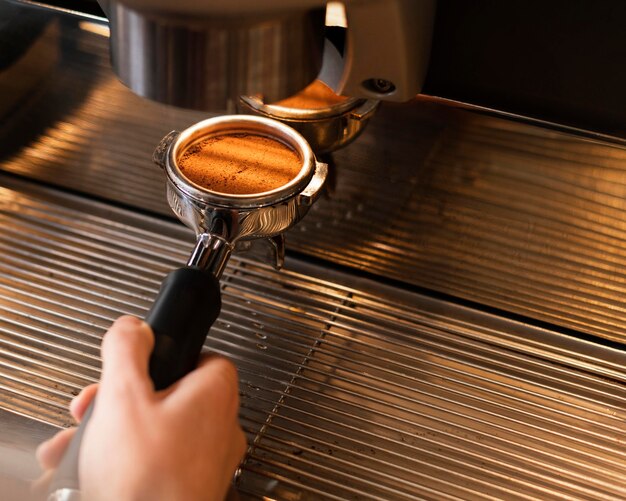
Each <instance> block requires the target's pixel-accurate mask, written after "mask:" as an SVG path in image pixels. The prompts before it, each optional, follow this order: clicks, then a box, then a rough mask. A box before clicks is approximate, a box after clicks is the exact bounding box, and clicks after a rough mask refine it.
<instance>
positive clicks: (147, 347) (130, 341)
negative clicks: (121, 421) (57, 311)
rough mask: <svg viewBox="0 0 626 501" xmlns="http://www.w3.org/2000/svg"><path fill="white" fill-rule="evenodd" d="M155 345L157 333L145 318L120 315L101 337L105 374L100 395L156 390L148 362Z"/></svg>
mask: <svg viewBox="0 0 626 501" xmlns="http://www.w3.org/2000/svg"><path fill="white" fill-rule="evenodd" d="M153 346H154V335H153V333H152V329H151V328H150V326H149V325H148V324H146V323H145V322H143V321H142V320H140V319H138V318H136V317H131V316H123V317H120V318H118V319H117V320H116V321H115V322H114V323H113V325H112V326H111V328H110V329H109V330H108V332H107V333H106V334H105V335H104V339H103V340H102V348H101V351H102V376H101V378H100V381H101V382H100V388H99V391H98V398H99V399H100V398H101V397H103V398H106V396H107V395H109V394H110V393H111V392H115V393H117V392H119V391H120V390H123V391H124V392H128V391H131V392H137V393H146V392H151V391H153V385H152V381H151V380H150V376H149V374H148V362H149V359H150V353H151V352H152V348H153Z"/></svg>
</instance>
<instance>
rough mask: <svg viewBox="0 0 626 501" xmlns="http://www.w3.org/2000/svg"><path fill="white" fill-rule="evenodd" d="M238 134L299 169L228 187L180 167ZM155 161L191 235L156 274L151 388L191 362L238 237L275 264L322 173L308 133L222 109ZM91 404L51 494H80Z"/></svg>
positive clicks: (216, 308)
mask: <svg viewBox="0 0 626 501" xmlns="http://www.w3.org/2000/svg"><path fill="white" fill-rule="evenodd" d="M228 135H238V136H239V137H242V136H244V137H245V136H263V137H266V138H269V139H273V140H276V141H279V142H280V143H282V144H283V145H285V146H287V147H289V148H290V149H292V150H293V151H294V152H295V153H296V154H297V155H298V157H299V159H300V162H301V168H300V171H299V172H298V173H297V175H296V176H295V177H293V178H292V179H291V180H290V181H289V182H287V183H286V184H284V185H282V186H279V187H277V188H275V189H272V190H270V191H264V192H260V193H251V194H230V193H221V192H217V191H211V190H209V189H207V188H205V187H203V186H201V185H199V184H196V183H194V182H193V181H191V180H190V179H188V178H187V177H185V175H184V174H183V172H182V171H181V169H180V166H179V159H180V158H181V157H182V155H183V154H184V153H185V152H186V151H187V150H188V149H189V148H191V147H192V146H194V145H196V144H199V143H201V142H203V141H205V140H206V139H209V138H213V137H218V136H228ZM153 159H154V161H155V162H156V163H157V164H158V165H159V166H160V167H162V168H163V170H164V171H165V174H166V177H167V200H168V202H169V205H170V207H171V208H172V210H173V211H174V213H175V214H176V215H177V216H178V218H179V219H180V220H181V221H182V222H183V223H185V224H186V225H187V226H189V227H190V228H191V229H193V230H194V231H195V232H196V236H197V242H196V246H195V248H194V249H193V251H192V253H191V256H190V258H189V260H188V262H187V265H186V266H184V267H182V268H179V269H177V270H174V271H173V272H171V273H170V274H169V275H168V276H167V277H166V278H165V279H164V280H163V282H162V284H161V288H160V291H159V294H158V295H157V297H156V299H155V301H154V303H153V305H152V307H151V309H150V311H149V312H148V314H147V316H146V322H147V323H148V324H149V325H150V326H151V327H152V330H153V332H154V336H155V344H154V349H153V352H152V354H151V357H150V377H151V378H152V380H153V382H154V387H155V389H156V390H160V389H163V388H166V387H168V386H169V385H171V384H172V383H174V382H175V381H177V380H178V379H180V378H182V377H183V376H184V375H185V374H187V373H188V372H190V371H191V370H193V368H194V367H195V366H196V364H197V361H198V357H199V355H200V352H201V350H202V346H203V344H204V341H205V338H206V335H207V333H208V331H209V329H210V327H211V325H212V324H213V322H214V321H215V319H216V318H217V316H218V314H219V312H220V308H221V299H220V287H219V278H220V276H221V275H222V273H223V271H224V268H225V266H226V263H227V261H228V258H229V257H230V255H231V253H232V252H233V250H234V249H235V248H236V247H237V246H238V245H240V244H242V243H245V242H249V241H252V240H256V239H266V240H268V241H270V242H271V244H272V248H273V249H274V252H275V263H274V264H275V266H277V267H279V266H280V265H281V264H282V256H283V252H284V247H283V246H284V241H283V239H282V235H283V232H284V231H285V230H287V229H288V228H289V227H291V226H293V225H294V224H295V223H297V222H298V221H299V220H300V219H301V218H302V217H303V216H304V215H305V214H306V213H307V211H308V210H309V207H310V206H311V204H312V203H313V202H314V201H315V200H316V199H317V198H318V196H319V195H320V193H321V190H322V188H323V185H324V182H325V180H326V175H327V166H326V164H323V163H319V162H317V161H316V159H315V156H314V154H313V152H312V150H311V148H310V146H309V145H308V143H307V141H306V140H305V139H304V138H303V137H302V136H301V135H300V134H299V133H298V132H296V131H295V130H294V129H292V128H290V127H289V126H287V125H284V124H282V123H280V122H278V121H276V120H272V119H268V118H263V117H256V116H247V115H226V116H220V117H216V118H210V119H208V120H205V121H202V122H199V123H197V124H195V125H193V126H192V127H189V128H188V129H186V130H184V131H182V132H176V131H173V132H170V133H169V134H168V135H167V136H165V137H164V138H163V140H162V141H161V143H160V144H159V145H158V147H157V148H156V151H155V153H154V157H153ZM93 406H94V404H92V405H91V407H90V408H89V409H88V410H87V412H86V413H85V416H84V418H83V420H82V422H81V425H80V427H79V429H78V430H77V433H76V434H75V435H74V438H73V440H72V442H71V444H70V446H69V447H68V450H67V452H66V454H65V456H64V458H63V460H62V461H61V464H60V465H59V468H58V469H57V472H56V476H55V478H54V479H53V481H52V484H51V491H50V496H49V498H48V499H49V500H53V499H54V500H70V499H72V500H76V499H80V491H79V482H78V456H79V450H80V442H81V440H82V434H83V431H84V429H85V426H86V424H87V423H88V421H89V417H90V416H91V413H92V411H93Z"/></svg>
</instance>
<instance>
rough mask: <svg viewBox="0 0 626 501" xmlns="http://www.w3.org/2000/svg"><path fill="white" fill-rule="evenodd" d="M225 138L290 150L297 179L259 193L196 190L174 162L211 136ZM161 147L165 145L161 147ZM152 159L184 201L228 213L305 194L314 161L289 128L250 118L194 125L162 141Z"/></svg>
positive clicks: (227, 117)
mask: <svg viewBox="0 0 626 501" xmlns="http://www.w3.org/2000/svg"><path fill="white" fill-rule="evenodd" d="M229 134H256V135H262V136H267V137H270V138H273V139H275V140H277V141H279V142H281V143H283V144H286V145H287V146H289V147H290V148H291V149H293V150H294V151H295V152H296V154H297V155H298V157H299V158H300V162H301V164H302V166H301V168H300V171H299V172H298V175H297V176H295V177H294V178H293V179H292V180H291V181H289V182H288V183H287V184H285V185H283V186H280V187H278V188H275V189H273V190H271V191H267V192H263V193H250V194H232V193H219V192H215V191H211V190H207V189H206V188H204V187H202V186H199V185H197V184H195V183H193V182H191V181H190V180H189V179H187V178H186V177H185V176H184V175H183V173H182V172H181V170H180V168H179V167H178V159H179V157H180V156H182V155H183V154H184V153H185V151H186V150H187V149H188V148H189V147H190V146H193V145H194V144H196V143H198V142H200V141H202V140H204V139H207V138H209V137H213V136H221V135H229ZM163 143H165V145H163ZM153 159H156V160H157V163H158V164H160V166H161V167H162V168H163V169H164V170H165V173H166V174H167V177H168V180H169V181H170V182H171V184H173V185H174V186H175V187H176V188H177V189H178V190H179V191H181V192H183V193H184V194H185V195H186V196H187V197H188V198H192V199H194V200H196V201H198V202H200V203H203V204H207V205H211V206H216V207H225V208H229V209H247V208H253V209H258V208H261V207H265V206H268V205H274V204H278V203H280V202H283V201H285V200H286V199H288V198H292V197H294V196H296V195H297V194H298V193H300V192H302V191H304V190H305V188H306V187H307V186H308V185H309V183H310V182H311V179H312V178H313V176H314V175H315V174H318V172H316V165H315V164H316V161H315V156H314V155H313V152H312V151H311V148H310V147H309V145H308V143H307V142H306V140H305V139H304V138H303V137H302V136H301V135H300V134H298V133H297V132H296V131H294V130H293V129H292V128H291V127H287V126H285V125H284V124H282V123H280V122H278V121H276V120H271V119H268V118H263V117H255V116H251V115H223V116H219V117H213V118H209V119H207V120H203V121H202V122H198V123H197V124H194V125H192V126H191V127H188V128H187V129H185V130H184V131H182V132H180V133H179V134H178V135H177V136H172V133H170V134H168V135H166V136H165V137H164V138H163V141H162V143H161V144H160V145H159V146H157V149H156V152H155V154H154V155H153Z"/></svg>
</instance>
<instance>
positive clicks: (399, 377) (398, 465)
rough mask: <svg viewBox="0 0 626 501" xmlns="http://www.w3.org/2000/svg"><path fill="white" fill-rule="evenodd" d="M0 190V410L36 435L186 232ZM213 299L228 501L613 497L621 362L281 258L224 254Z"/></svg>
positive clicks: (560, 339)
mask: <svg viewBox="0 0 626 501" xmlns="http://www.w3.org/2000/svg"><path fill="white" fill-rule="evenodd" d="M0 184H2V186H3V188H1V189H0V219H1V220H2V226H3V228H4V231H3V232H2V233H0V247H1V248H2V249H3V258H2V259H1V260H0V308H2V310H3V315H2V317H1V318H0V345H1V346H2V350H1V352H0V368H1V372H2V376H1V379H0V381H1V383H2V387H1V389H0V407H1V408H2V409H4V410H5V411H9V413H15V414H18V415H20V416H22V417H21V420H22V421H24V422H26V423H30V426H31V428H37V429H40V430H41V431H40V432H38V433H39V435H38V436H40V437H41V436H46V435H48V434H50V433H52V432H53V428H52V427H50V426H49V425H52V426H55V427H58V426H67V425H69V424H70V422H71V421H70V418H69V414H68V412H67V404H68V402H69V400H70V398H71V397H72V396H73V395H74V394H75V393H76V392H77V391H78V390H79V389H80V388H81V387H82V386H84V385H85V384H88V383H89V382H92V381H93V380H95V379H97V377H98V373H99V359H98V345H99V342H100V337H101V336H102V334H103V332H104V330H105V329H106V327H107V326H108V325H109V324H110V322H111V321H112V320H113V319H114V318H115V317H116V316H117V315H119V314H121V313H133V314H136V315H142V314H144V313H145V312H146V310H147V308H148V306H149V304H150V301H151V299H152V297H153V296H154V295H155V294H156V291H157V288H158V284H159V282H160V279H161V278H162V276H163V275H165V274H166V273H167V271H169V270H170V269H171V268H173V267H176V266H178V265H179V263H180V261H181V259H182V258H183V256H184V255H185V254H186V249H187V248H188V246H189V242H190V240H191V239H192V238H193V235H192V234H191V233H190V232H189V231H188V230H185V229H184V228H182V227H181V226H180V225H178V224H174V223H169V222H166V221H163V220H159V219H157V218H152V217H147V216H140V215H138V214H134V213H132V212H130V211H126V210H121V209H117V208H114V207H112V206H110V205H107V204H102V203H97V202H93V201H89V200H86V199H84V198H81V197H76V196H71V195H67V194H62V193H59V192H55V191H53V190H50V189H48V188H43V187H38V186H34V185H31V184H29V183H27V182H21V181H16V180H15V179H13V178H9V177H6V176H0ZM222 284H223V285H222V288H223V302H224V307H223V312H222V314H221V316H220V318H219V320H218V322H217V323H216V325H215V327H214V328H213V330H212V334H211V336H210V337H209V339H208V340H207V344H206V347H207V348H208V349H210V350H213V351H216V352H219V353H222V354H226V355H227V356H229V357H231V358H232V359H233V360H234V361H235V362H236V364H237V366H238V369H239V374H240V378H241V387H240V393H241V401H242V409H241V420H242V423H243V426H244V428H245V429H246V431H247V433H248V440H249V450H248V454H247V456H246V459H245V461H244V463H243V465H242V468H241V474H240V475H239V477H238V479H237V489H238V490H239V492H240V494H241V495H242V497H243V498H244V499H248V498H250V499H259V498H262V497H263V496H265V497H266V498H271V499H294V498H297V499H303V500H306V499H355V498H359V499H386V500H396V499H398V500H402V499H415V498H423V499H451V498H459V497H460V498H464V499H468V498H471V499H483V498H491V499H493V498H499V499H507V500H509V499H563V498H575V499H609V498H622V497H624V496H626V477H625V476H624V474H623V472H624V468H625V467H626V452H625V451H624V448H623V443H622V442H623V440H622V439H623V437H624V436H625V432H626V423H625V421H624V419H623V417H624V416H623V415H624V412H625V409H626V371H625V369H624V368H625V367H626V354H625V353H624V352H621V351H618V350H615V349H611V348H607V347H602V346H599V345H595V344H592V343H589V342H585V341H580V340H576V339H573V338H571V337H569V336H565V335H561V334H558V333H554V332H551V331H548V330H542V329H537V328H533V327H531V326H528V325H524V324H522V323H518V322H513V321H510V320H507V319H504V318H499V317H496V316H493V315H488V314H485V313H481V312H478V311H475V310H471V309H468V308H463V307H459V306H454V305H453V304H451V303H446V302H442V301H439V300H434V299H430V298H428V297H425V296H421V295H418V294H415V293H411V292H404V291H401V290H399V289H397V288H390V287H385V286H383V285H381V284H380V283H377V282H374V281H368V280H364V279H356V278H354V277H353V276H350V275H346V274H343V273H340V272H337V271H333V270H325V269H324V268H322V267H318V266H314V265H311V264H306V263H304V262H302V261H298V260H288V262H287V269H286V270H283V271H282V272H280V273H277V272H274V271H272V270H271V269H269V268H268V267H266V266H264V265H259V264H257V263H255V262H253V261H249V260H245V259H241V258H237V257H233V258H232V259H231V261H230V264H229V266H228V267H227V269H226V271H225V273H224V276H223V280H222ZM5 411H0V412H5ZM0 415H2V414H1V413H0ZM31 419H32V420H31ZM23 439H24V440H25V444H26V445H21V447H22V448H23V450H26V451H28V450H32V449H31V448H32V447H33V446H34V442H35V440H34V438H33V435H31V434H27V435H26V436H25V437H23ZM6 440H7V436H6V435H5V434H4V433H3V434H2V436H1V438H0V441H6ZM18 445H19V442H18V441H13V442H12V441H9V443H6V442H5V443H4V444H3V447H6V448H7V449H8V450H10V451H12V450H14V449H15V448H16V447H17V446H18ZM11 457H14V456H11ZM17 499H19V498H17Z"/></svg>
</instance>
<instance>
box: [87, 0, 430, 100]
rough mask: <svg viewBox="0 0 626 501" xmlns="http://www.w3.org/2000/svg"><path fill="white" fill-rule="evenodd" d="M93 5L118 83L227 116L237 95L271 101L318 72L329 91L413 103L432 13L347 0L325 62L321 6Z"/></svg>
mask: <svg viewBox="0 0 626 501" xmlns="http://www.w3.org/2000/svg"><path fill="white" fill-rule="evenodd" d="M98 1H99V3H100V5H101V7H102V8H103V10H104V12H105V14H106V15H107V17H108V18H109V23H110V30H111V35H110V45H111V60H112V65H113V69H114V70H115V72H116V73H117V75H118V77H119V78H120V80H121V81H122V82H124V83H125V84H126V85H127V86H128V87H129V88H130V89H131V90H133V91H134V92H135V93H137V94H139V95H141V96H144V97H147V98H149V99H152V100H155V101H158V102H162V103H166V104H171V105H174V106H180V107H185V108H194V109H198V110H210V111H224V110H230V111H232V110H234V109H235V107H236V104H237V102H238V99H239V96H252V95H257V96H262V97H263V99H264V102H266V103H271V102H275V101H278V100H280V99H283V98H286V97H288V96H290V95H293V94H295V93H296V92H298V91H299V90H301V89H303V88H304V87H306V86H307V85H308V84H309V83H311V82H312V81H314V80H315V79H316V78H317V77H318V75H320V72H321V75H322V78H323V79H324V81H325V82H326V83H327V84H328V85H329V86H330V87H331V88H332V89H333V90H334V91H335V92H337V93H342V94H345V95H349V96H352V97H360V98H370V99H382V100H393V101H407V100H409V99H412V98H413V97H415V96H416V95H417V94H418V92H419V90H420V88H421V84H422V81H423V79H424V75H425V71H426V64H427V62H428V54H429V51H430V38H431V31H432V21H433V15H434V0H350V1H346V2H345V12H346V18H347V26H348V29H347V31H346V39H345V47H344V48H343V50H342V52H343V53H342V54H341V55H340V57H339V58H337V57H332V56H328V57H327V56H326V54H325V52H327V51H326V50H325V47H326V48H328V49H332V47H331V45H330V44H325V43H324V30H325V9H326V1H325V0H271V1H265V2H258V1H255V0H230V1H228V2H222V1H216V0H200V1H198V0H179V1H177V2H170V1H167V0H98ZM335 50H336V49H335ZM323 65H325V67H323Z"/></svg>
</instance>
